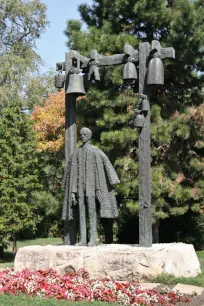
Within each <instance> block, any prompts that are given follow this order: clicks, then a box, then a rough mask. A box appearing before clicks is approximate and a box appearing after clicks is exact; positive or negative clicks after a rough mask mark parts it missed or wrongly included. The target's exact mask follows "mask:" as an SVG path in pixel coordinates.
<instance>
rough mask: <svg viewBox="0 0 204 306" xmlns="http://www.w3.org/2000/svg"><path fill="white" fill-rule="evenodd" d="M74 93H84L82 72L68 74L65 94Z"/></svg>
mask: <svg viewBox="0 0 204 306" xmlns="http://www.w3.org/2000/svg"><path fill="white" fill-rule="evenodd" d="M72 93H76V94H79V95H85V89H84V78H83V75H82V74H77V73H74V74H70V76H69V85H68V88H67V91H66V94H72Z"/></svg>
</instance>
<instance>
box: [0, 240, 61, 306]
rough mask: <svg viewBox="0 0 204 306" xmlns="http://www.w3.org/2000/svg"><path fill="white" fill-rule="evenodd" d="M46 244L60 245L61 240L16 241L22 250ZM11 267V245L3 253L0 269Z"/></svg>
mask: <svg viewBox="0 0 204 306" xmlns="http://www.w3.org/2000/svg"><path fill="white" fill-rule="evenodd" d="M48 244H62V239H61V238H37V239H29V240H18V242H17V247H18V249H19V248H22V247H24V246H29V245H48ZM12 267H13V255H12V249H11V245H10V246H9V247H8V249H7V250H6V251H5V252H4V258H3V260H1V261H0V268H12ZM0 305H1V304H0Z"/></svg>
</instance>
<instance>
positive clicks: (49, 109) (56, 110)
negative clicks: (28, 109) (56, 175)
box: [32, 91, 65, 152]
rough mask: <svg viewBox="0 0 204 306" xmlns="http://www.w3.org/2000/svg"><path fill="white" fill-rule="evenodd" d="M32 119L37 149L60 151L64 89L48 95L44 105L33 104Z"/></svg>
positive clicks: (62, 143)
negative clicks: (35, 132)
mask: <svg viewBox="0 0 204 306" xmlns="http://www.w3.org/2000/svg"><path fill="white" fill-rule="evenodd" d="M32 119H33V121H34V129H35V130H36V131H37V140H38V149H39V151H54V152H56V151H60V150H61V149H62V148H63V146H64V125H65V93H64V91H58V92H57V93H55V94H52V95H49V96H48V98H47V100H46V102H45V105H44V106H35V108H34V112H33V113H32Z"/></svg>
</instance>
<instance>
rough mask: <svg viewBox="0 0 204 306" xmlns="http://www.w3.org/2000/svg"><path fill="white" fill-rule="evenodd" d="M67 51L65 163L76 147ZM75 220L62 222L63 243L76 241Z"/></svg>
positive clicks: (74, 100) (73, 107)
mask: <svg viewBox="0 0 204 306" xmlns="http://www.w3.org/2000/svg"><path fill="white" fill-rule="evenodd" d="M70 65H71V63H70V59H69V53H66V57H65V78H66V80H65V161H66V164H67V162H68V160H69V158H70V156H71V155H72V153H73V152H74V150H75V149H76V144H77V130H76V98H77V96H76V94H66V92H67V88H68V71H69V70H70V68H71V67H70ZM76 228H77V223H76V220H71V221H68V220H66V221H65V224H64V244H65V245H73V244H75V243H76Z"/></svg>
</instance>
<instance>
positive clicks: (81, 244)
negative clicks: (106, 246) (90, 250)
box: [75, 240, 86, 246]
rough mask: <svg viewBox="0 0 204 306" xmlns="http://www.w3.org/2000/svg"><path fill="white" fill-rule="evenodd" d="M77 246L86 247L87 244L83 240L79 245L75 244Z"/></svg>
mask: <svg viewBox="0 0 204 306" xmlns="http://www.w3.org/2000/svg"><path fill="white" fill-rule="evenodd" d="M75 245H76V246H86V242H84V241H83V240H81V241H79V242H78V243H76V244H75Z"/></svg>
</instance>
